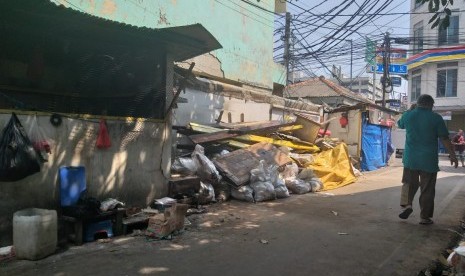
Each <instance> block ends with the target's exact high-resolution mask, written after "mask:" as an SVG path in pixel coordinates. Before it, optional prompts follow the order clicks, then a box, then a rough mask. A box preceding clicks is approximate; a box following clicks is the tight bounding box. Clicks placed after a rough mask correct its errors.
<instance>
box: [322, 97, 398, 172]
mask: <svg viewBox="0 0 465 276" xmlns="http://www.w3.org/2000/svg"><path fill="white" fill-rule="evenodd" d="M397 114H399V112H397V111H395V110H392V109H388V108H384V107H381V106H378V105H375V104H357V105H354V106H346V107H340V108H337V109H333V110H332V111H330V113H329V114H328V117H327V119H328V120H331V119H332V120H331V122H330V125H329V126H328V130H330V131H331V135H332V137H336V138H339V140H341V141H342V142H345V143H346V144H347V145H348V151H349V155H350V156H351V157H353V158H354V159H358V160H359V161H360V163H359V164H360V169H361V170H362V171H373V170H377V169H379V168H381V167H385V166H386V165H387V163H388V160H389V157H390V156H391V154H392V153H393V148H392V143H391V126H392V125H393V123H394V121H395V116H396V115H397ZM341 118H345V121H346V122H347V123H346V124H345V125H342V124H341V123H340V122H341V121H340V119H341Z"/></svg>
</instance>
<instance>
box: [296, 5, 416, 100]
mask: <svg viewBox="0 0 465 276" xmlns="http://www.w3.org/2000/svg"><path fill="white" fill-rule="evenodd" d="M288 2H290V3H288V4H287V9H288V12H290V13H291V15H292V16H293V20H294V21H293V22H294V24H295V25H294V28H295V29H299V30H294V32H296V34H295V35H296V36H297V37H296V40H299V41H294V47H296V48H297V51H294V52H295V53H304V52H305V50H303V48H309V47H304V46H311V45H315V44H318V42H319V41H321V40H322V39H325V38H329V39H332V40H336V41H339V43H338V45H337V46H334V44H332V45H329V47H327V48H323V49H322V51H324V52H321V53H320V54H319V55H318V56H320V57H321V61H323V62H324V64H325V65H326V66H327V67H329V68H331V66H332V65H333V64H334V65H336V66H341V68H342V71H343V73H344V75H346V76H350V58H351V55H350V48H351V43H350V42H349V41H347V40H352V47H353V55H352V58H353V69H352V70H353V77H356V76H359V75H360V76H368V75H370V76H371V75H372V74H371V73H370V74H367V73H366V69H365V68H366V62H365V61H364V56H365V39H366V37H368V38H370V39H372V40H374V41H376V42H377V44H378V45H381V43H382V39H383V35H384V33H386V32H389V33H390V36H391V37H408V36H409V35H410V34H409V30H410V15H409V14H395V15H391V14H392V13H408V12H409V11H410V1H408V0H379V1H377V0H369V1H368V2H369V3H370V5H372V6H371V7H370V10H367V9H363V12H361V13H360V16H358V17H356V18H355V19H352V20H350V17H348V16H347V15H353V14H354V12H355V11H356V10H357V9H358V8H359V7H360V6H361V5H362V4H363V3H364V2H367V1H366V0H355V3H351V4H350V2H351V1H350V0H327V1H315V0H288ZM318 3H321V4H318ZM347 4H350V5H349V6H348V7H347V8H345V9H344V10H342V11H341V10H336V11H331V9H333V8H335V7H336V8H337V7H343V6H344V5H347ZM383 4H386V5H387V4H389V5H387V6H386V7H385V8H384V9H383V11H382V12H380V13H381V14H379V15H377V14H378V13H376V12H375V11H376V8H377V7H380V5H383ZM316 5H318V6H317V7H315V6H316ZM303 9H306V10H308V9H310V10H311V13H313V14H309V12H304V11H303ZM339 9H342V8H339ZM337 11H340V13H339V15H338V16H336V17H335V18H333V19H331V20H330V22H327V23H325V22H324V20H326V19H329V16H330V15H337V14H338V13H337ZM325 13H327V15H324V14H325ZM367 14H368V15H370V14H371V15H377V16H374V17H373V19H372V20H369V21H368V22H365V23H363V24H360V25H359V26H355V27H354V28H352V29H357V31H356V32H354V33H352V34H344V35H342V33H343V32H339V33H336V32H337V29H344V28H340V27H339V26H341V24H343V23H344V22H346V21H349V20H350V22H351V23H353V24H354V23H355V22H356V20H358V19H359V18H362V17H365V18H368V16H367ZM315 18H316V20H315ZM309 22H310V23H309ZM291 27H292V25H291ZM308 32H311V33H310V34H308V36H307V33H308ZM302 35H303V36H306V39H305V40H306V41H305V42H303V41H301V39H299V38H301V37H302ZM319 46H321V45H317V46H314V47H312V48H311V49H313V50H316V49H318V47H319ZM392 47H397V48H408V46H407V45H396V44H393V45H392ZM327 50H330V51H329V52H327ZM331 50H332V51H331ZM336 53H339V54H340V56H335V55H337V54H336ZM299 60H301V63H303V64H300V65H296V66H295V67H298V68H296V69H297V70H299V69H300V71H304V74H307V75H308V73H309V72H308V71H311V72H312V73H314V74H315V75H317V76H319V75H325V76H329V72H328V69H326V68H324V66H323V65H322V64H321V62H319V61H317V60H315V59H314V58H312V57H311V56H310V57H307V58H304V57H301V58H299ZM303 60H305V61H303ZM299 67H300V68H299ZM305 69H307V70H305ZM305 71H307V72H305ZM380 76H381V75H378V76H377V79H379V77H380ZM403 83H404V85H403V86H402V87H399V88H398V87H396V88H395V91H396V92H400V93H406V85H405V83H406V81H404V80H403Z"/></svg>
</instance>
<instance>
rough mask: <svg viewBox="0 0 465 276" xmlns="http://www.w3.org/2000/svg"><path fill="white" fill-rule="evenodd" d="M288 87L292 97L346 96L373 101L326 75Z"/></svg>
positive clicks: (357, 99) (360, 100)
mask: <svg viewBox="0 0 465 276" xmlns="http://www.w3.org/2000/svg"><path fill="white" fill-rule="evenodd" d="M286 89H287V91H288V92H289V95H290V97H292V98H294V97H295V98H325V97H346V98H349V99H352V100H356V101H359V102H363V103H371V101H369V100H367V99H365V98H363V97H361V96H359V95H357V94H355V93H354V92H352V91H350V90H349V89H347V88H345V87H343V86H341V85H338V84H336V83H334V82H332V81H330V80H327V79H325V78H324V77H318V78H313V79H309V80H306V81H303V82H299V83H296V84H291V85H289V86H288V87H287V88H286Z"/></svg>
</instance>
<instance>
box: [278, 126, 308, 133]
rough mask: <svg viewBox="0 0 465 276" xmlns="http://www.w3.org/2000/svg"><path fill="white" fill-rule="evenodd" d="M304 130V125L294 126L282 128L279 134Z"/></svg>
mask: <svg viewBox="0 0 465 276" xmlns="http://www.w3.org/2000/svg"><path fill="white" fill-rule="evenodd" d="M302 128H304V126H303V125H292V126H286V127H280V128H278V132H292V131H294V130H299V129H302Z"/></svg>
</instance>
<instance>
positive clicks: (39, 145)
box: [27, 115, 52, 162]
mask: <svg viewBox="0 0 465 276" xmlns="http://www.w3.org/2000/svg"><path fill="white" fill-rule="evenodd" d="M27 135H28V137H29V140H31V143H32V147H33V148H34V149H35V150H36V152H37V153H38V156H39V158H40V159H41V161H43V162H46V161H48V154H50V153H52V150H51V144H52V140H51V139H49V138H48V137H47V136H46V135H45V133H44V132H43V130H42V129H41V128H40V127H39V124H38V122H37V116H36V115H34V116H33V117H32V120H31V124H30V126H29V129H28V132H27Z"/></svg>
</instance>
